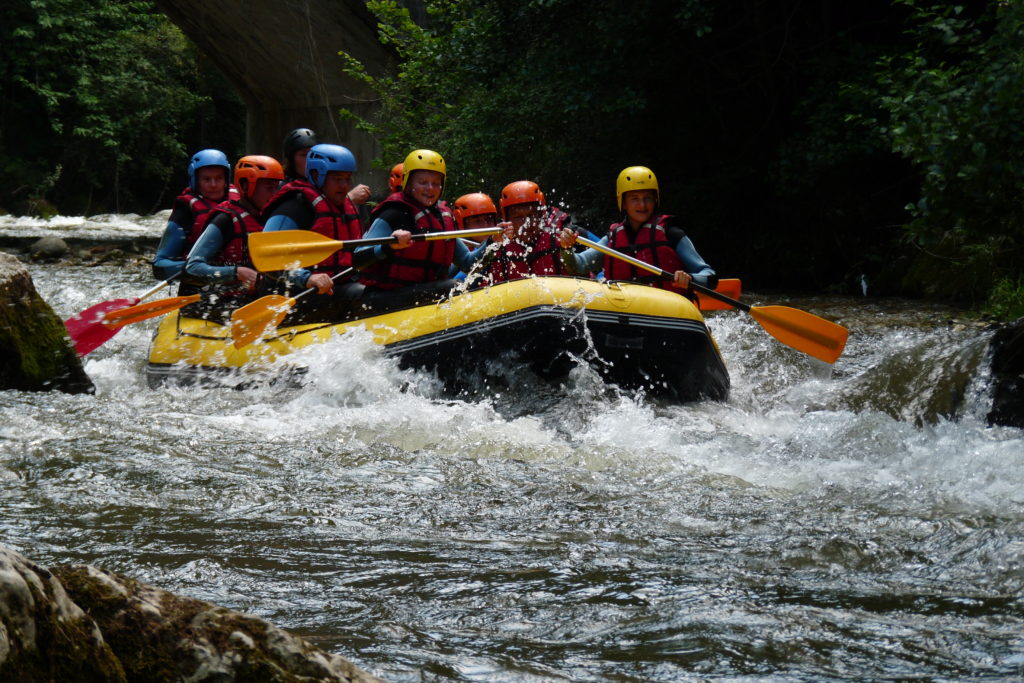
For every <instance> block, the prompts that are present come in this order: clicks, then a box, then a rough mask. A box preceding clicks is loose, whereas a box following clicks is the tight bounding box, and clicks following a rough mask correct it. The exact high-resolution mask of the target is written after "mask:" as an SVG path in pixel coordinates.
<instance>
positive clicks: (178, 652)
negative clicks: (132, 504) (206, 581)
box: [54, 565, 381, 683]
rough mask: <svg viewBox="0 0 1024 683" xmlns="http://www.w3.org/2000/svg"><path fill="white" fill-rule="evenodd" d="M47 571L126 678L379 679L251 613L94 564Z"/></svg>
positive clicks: (250, 679)
mask: <svg viewBox="0 0 1024 683" xmlns="http://www.w3.org/2000/svg"><path fill="white" fill-rule="evenodd" d="M54 574H55V575H56V576H57V577H58V578H59V579H60V580H61V582H62V583H63V584H64V586H65V588H66V590H67V592H68V595H70V596H71V598H72V599H73V600H74V601H75V602H76V603H77V604H78V605H79V606H81V607H82V609H84V610H85V612H86V613H87V614H88V615H89V616H90V617H92V618H93V619H94V620H95V621H96V623H97V624H98V625H99V628H100V630H101V631H102V632H103V636H104V638H106V640H107V642H109V643H110V647H111V649H112V650H113V652H114V654H115V655H116V656H117V657H118V659H119V660H120V662H121V665H122V666H123V667H124V670H125V672H126V674H127V676H128V679H129V680H138V681H164V680H166V681H178V680H182V681H186V680H187V681H267V682H272V681H282V682H284V681H290V682H292V681H294V682H298V681H310V682H312V681H356V682H360V683H370V682H371V681H380V680H381V679H379V678H377V677H375V676H372V675H370V674H368V673H366V672H365V671H363V670H361V669H359V668H358V667H356V666H355V665H354V664H352V663H351V662H349V661H348V660H346V659H344V658H343V657H340V656H338V655H333V654H330V653H328V652H324V651H323V650H320V649H318V648H316V647H314V646H313V645H311V644H310V643H308V642H307V641H305V640H303V639H301V638H298V637H296V636H293V635H291V634H290V633H287V632H285V631H283V630H281V629H279V628H277V627H276V626H274V625H272V624H270V623H268V622H266V621H264V620H263V619H260V618H258V617H255V616H252V615H248V614H242V613H240V612H235V611H233V610H229V609H226V608H224V607H218V606H216V605H213V604H210V603H208V602H203V601H202V600H196V599H193V598H186V597H181V596H177V595H174V594H172V593H169V592H167V591H165V590H161V589H159V588H154V587H153V586H148V585H146V584H143V583H140V582H138V581H135V580H134V579H130V578H127V577H123V576H119V575H117V574H114V573H113V572H108V571H105V570H102V569H97V568H96V567H91V566H86V565H73V566H64V567H57V568H56V569H54Z"/></svg>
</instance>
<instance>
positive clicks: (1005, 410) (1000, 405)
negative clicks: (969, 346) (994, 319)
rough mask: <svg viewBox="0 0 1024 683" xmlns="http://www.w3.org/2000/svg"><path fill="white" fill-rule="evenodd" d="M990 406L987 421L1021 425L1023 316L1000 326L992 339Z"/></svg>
mask: <svg viewBox="0 0 1024 683" xmlns="http://www.w3.org/2000/svg"><path fill="white" fill-rule="evenodd" d="M991 348H992V410H991V411H990V412H989V414H988V422H989V424H998V425H1004V426H1007V427H1024V318H1021V319H1019V320H1017V321H1016V322H1013V323H1011V324H1009V325H1007V326H1005V327H1002V328H1000V329H999V330H998V331H997V332H996V333H995V335H994V336H993V337H992V341H991Z"/></svg>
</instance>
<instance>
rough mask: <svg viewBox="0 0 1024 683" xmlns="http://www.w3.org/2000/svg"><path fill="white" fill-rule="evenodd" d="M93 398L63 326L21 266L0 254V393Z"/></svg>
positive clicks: (90, 384)
mask: <svg viewBox="0 0 1024 683" xmlns="http://www.w3.org/2000/svg"><path fill="white" fill-rule="evenodd" d="M3 389H20V390H23V391H46V390H50V389H58V390H60V391H64V392H67V393H72V394H80V393H90V394H91V393H93V392H94V391H95V387H94V386H93V383H92V381H91V380H90V379H89V376H88V375H86V374H85V369H84V368H83V367H82V361H81V360H80V359H79V358H78V355H77V354H76V353H75V349H74V347H72V346H71V342H70V340H69V339H68V336H67V331H66V330H65V328H64V323H63V322H61V320H60V318H58V317H57V315H56V314H55V313H54V312H53V309H51V308H50V306H49V304H47V303H46V302H45V301H43V299H42V297H40V296H39V293H38V292H36V288H35V285H34V284H33V283H32V277H31V276H30V275H29V274H28V271H27V270H26V269H25V266H24V265H23V264H22V263H21V262H20V261H19V260H18V259H16V258H15V257H13V256H11V255H10V254H5V253H3V252H0V390H3Z"/></svg>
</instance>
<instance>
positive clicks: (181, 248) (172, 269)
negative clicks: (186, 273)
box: [153, 202, 195, 280]
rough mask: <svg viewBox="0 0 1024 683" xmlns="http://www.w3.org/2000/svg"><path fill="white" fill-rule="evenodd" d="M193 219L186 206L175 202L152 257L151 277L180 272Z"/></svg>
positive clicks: (161, 276) (170, 275)
mask: <svg viewBox="0 0 1024 683" xmlns="http://www.w3.org/2000/svg"><path fill="white" fill-rule="evenodd" d="M194 220H195V219H194V218H193V217H192V212H191V211H189V210H188V208H187V207H184V206H181V204H179V203H178V202H175V205H174V208H173V209H172V210H171V216H170V218H168V219H167V227H166V228H164V234H163V236H161V238H160V245H159V246H158V247H157V248H156V255H155V256H154V257H153V277H155V278H157V279H158V280H166V279H168V278H171V277H174V276H175V275H177V274H178V273H180V272H181V270H182V268H183V267H184V265H185V258H184V257H185V239H186V236H187V235H188V230H189V228H191V227H192V223H193V221H194Z"/></svg>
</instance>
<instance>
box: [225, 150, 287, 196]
mask: <svg viewBox="0 0 1024 683" xmlns="http://www.w3.org/2000/svg"><path fill="white" fill-rule="evenodd" d="M263 178H267V179H269V180H279V181H280V180H284V169H283V168H281V164H280V163H278V161H277V159H275V158H274V157H267V156H263V155H261V154H250V155H249V156H244V157H242V158H241V159H239V160H238V163H236V164H235V185H236V187H238V191H239V192H241V193H242V196H244V197H248V196H249V195H251V194H252V191H253V190H254V189H256V181H257V180H261V179H263ZM243 180H245V181H246V183H245V184H243V183H242V181H243Z"/></svg>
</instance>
